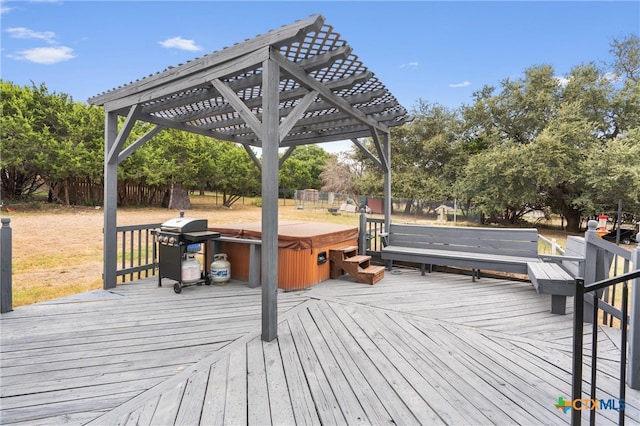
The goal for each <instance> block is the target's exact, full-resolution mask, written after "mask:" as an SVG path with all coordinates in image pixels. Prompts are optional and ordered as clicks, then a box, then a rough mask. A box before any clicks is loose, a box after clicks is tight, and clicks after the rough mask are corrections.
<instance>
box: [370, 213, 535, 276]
mask: <svg viewBox="0 0 640 426" xmlns="http://www.w3.org/2000/svg"><path fill="white" fill-rule="evenodd" d="M381 256H382V259H383V260H385V261H387V267H388V268H390V267H391V265H392V262H393V261H394V260H395V261H401V262H409V263H416V264H420V265H421V271H422V273H423V274H424V272H425V265H429V270H431V266H432V265H439V266H452V267H459V268H470V269H471V270H472V279H473V280H474V281H475V278H476V277H479V276H480V270H483V269H486V270H491V271H500V272H510V273H517V274H523V275H525V274H527V263H528V262H540V259H539V258H538V231H537V230H536V229H535V228H522V229H521V228H478V227H462V226H430V225H404V224H391V225H390V226H389V232H387V233H385V234H384V235H383V248H382V252H381Z"/></svg>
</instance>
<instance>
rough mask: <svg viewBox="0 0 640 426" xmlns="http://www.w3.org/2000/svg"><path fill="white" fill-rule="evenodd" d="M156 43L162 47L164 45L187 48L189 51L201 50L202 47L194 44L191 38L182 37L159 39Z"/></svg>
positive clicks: (173, 47) (168, 47) (172, 47)
mask: <svg viewBox="0 0 640 426" xmlns="http://www.w3.org/2000/svg"><path fill="white" fill-rule="evenodd" d="M158 44H160V45H161V46H162V47H166V48H167V49H181V50H188V51H190V52H195V51H198V50H202V47H200V46H198V45H197V44H195V42H194V41H193V40H187V39H184V38H182V37H173V38H168V39H166V40H165V41H159V42H158Z"/></svg>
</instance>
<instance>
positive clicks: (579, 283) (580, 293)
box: [571, 278, 584, 426]
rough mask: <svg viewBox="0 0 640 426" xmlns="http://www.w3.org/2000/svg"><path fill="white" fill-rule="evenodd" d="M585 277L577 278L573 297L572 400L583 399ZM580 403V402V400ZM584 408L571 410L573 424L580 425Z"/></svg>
mask: <svg viewBox="0 0 640 426" xmlns="http://www.w3.org/2000/svg"><path fill="white" fill-rule="evenodd" d="M583 326H584V279H582V278H576V295H575V296H574V298H573V366H572V372H571V374H572V385H571V401H572V403H573V401H576V400H581V399H582V344H583V338H584V335H583V333H584V330H583ZM578 404H580V403H579V402H578ZM581 413H582V410H576V409H575V407H574V409H572V410H571V424H572V425H573V426H580V424H581V423H582V419H581Z"/></svg>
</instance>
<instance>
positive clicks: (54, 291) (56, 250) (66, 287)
mask: <svg viewBox="0 0 640 426" xmlns="http://www.w3.org/2000/svg"><path fill="white" fill-rule="evenodd" d="M191 202H192V209H191V210H188V211H186V212H185V216H187V217H197V218H202V219H207V220H208V221H209V224H210V225H214V224H215V225H221V224H227V223H240V222H254V221H260V219H261V212H262V210H261V209H260V207H256V206H255V205H254V204H253V200H250V199H246V200H245V201H244V204H243V202H242V201H239V202H238V203H236V204H235V205H234V206H233V208H232V209H228V208H224V207H222V206H221V202H222V201H221V199H218V203H217V204H216V199H215V197H214V196H211V195H205V196H192V197H191ZM280 204H281V206H280V209H279V217H280V220H306V221H313V222H333V223H344V224H352V225H354V226H358V216H357V215H355V214H342V215H338V216H334V215H331V214H329V213H327V211H326V210H323V211H322V210H297V209H296V208H295V206H294V203H293V201H291V200H286V201H284V202H283V201H282V200H281V201H280ZM34 206H35V204H31V205H24V206H21V205H13V206H12V207H13V208H15V211H12V212H10V213H7V212H2V216H7V217H10V218H11V229H12V236H13V238H12V241H13V247H12V254H13V264H12V268H13V306H14V307H17V306H21V305H27V304H31V303H36V302H42V301H45V300H50V299H54V298H58V297H63V296H67V295H70V294H75V293H79V292H84V291H88V290H94V289H100V288H102V278H101V277H102V248H103V247H102V244H103V239H102V227H103V210H102V209H100V208H98V209H96V208H93V207H62V206H50V205H38V206H39V208H34ZM174 217H178V211H177V210H167V209H164V208H122V209H119V210H118V225H119V226H123V225H137V224H144V223H161V222H164V221H166V220H169V219H172V218H174Z"/></svg>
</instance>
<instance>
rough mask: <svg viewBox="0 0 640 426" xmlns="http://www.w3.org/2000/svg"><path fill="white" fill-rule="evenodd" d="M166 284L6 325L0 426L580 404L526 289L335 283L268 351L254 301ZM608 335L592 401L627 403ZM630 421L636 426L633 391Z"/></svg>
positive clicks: (275, 420)
mask: <svg viewBox="0 0 640 426" xmlns="http://www.w3.org/2000/svg"><path fill="white" fill-rule="evenodd" d="M156 283H157V282H156V279H155V278H154V279H149V280H143V281H139V282H135V283H130V284H125V285H121V286H119V287H118V288H117V289H115V290H113V291H96V292H91V293H86V294H82V295H78V296H74V297H70V298H65V299H60V300H57V301H52V302H48V303H40V304H37V305H32V306H25V307H21V308H17V309H16V310H15V311H13V312H10V313H7V314H3V315H2V317H1V319H0V326H1V331H2V341H1V343H2V349H1V356H2V359H1V367H2V369H1V377H0V379H1V396H2V398H1V400H0V403H1V411H0V423H1V424H3V425H6V424H63V423H69V424H87V423H88V424H95V425H107V424H108V425H118V424H159V425H168V424H180V425H196V424H205V425H218V424H228V425H238V424H258V425H262V424H274V425H289V424H367V425H369V424H373V425H378V424H394V423H395V424H400V425H414V424H428V425H431V424H459V425H470V424H473V425H482V424H569V419H570V414H569V413H566V414H565V413H563V412H562V411H561V410H558V409H556V408H555V407H554V405H555V404H556V403H557V401H558V398H559V397H564V398H565V399H567V400H568V399H570V395H571V347H572V336H571V334H572V330H571V327H572V315H571V314H569V315H566V316H559V315H553V314H551V313H549V306H550V299H549V298H550V296H545V295H539V294H537V293H536V292H535V291H534V290H533V288H532V286H531V284H530V283H527V282H520V281H510V280H504V279H492V278H482V279H481V280H479V281H477V282H475V283H474V282H471V278H470V277H469V276H465V275H457V274H447V273H436V272H434V273H432V274H427V275H426V276H421V275H420V273H419V272H417V271H414V270H410V269H402V270H400V269H398V270H394V272H393V273H389V272H387V274H386V276H385V278H384V279H383V280H382V281H380V282H379V283H377V284H376V285H374V286H369V285H364V284H358V283H355V282H353V281H352V280H351V279H350V278H348V277H345V278H344V279H340V280H329V281H326V282H324V283H322V284H320V285H317V286H315V287H313V288H311V289H309V290H305V291H297V292H281V293H279V295H278V304H279V327H278V336H279V337H278V339H277V340H276V341H273V342H270V343H265V342H262V341H261V340H260V324H261V317H260V305H261V303H260V301H261V293H260V289H259V288H257V289H250V288H248V287H247V286H246V285H245V284H244V283H230V284H228V285H225V286H217V285H213V286H210V287H209V286H200V287H189V288H186V289H184V290H183V292H182V294H180V295H177V294H175V293H174V292H173V290H172V288H171V286H170V285H168V284H165V286H163V287H162V288H158V287H157V284H156ZM569 303H571V301H569ZM568 311H569V312H572V308H571V307H568ZM616 334H618V336H617V337H616ZM599 336H600V340H599V356H600V357H601V358H599V377H598V385H599V389H600V390H599V392H600V394H599V395H598V397H599V398H600V399H609V398H617V389H618V386H619V385H618V381H617V379H615V378H614V377H616V376H617V371H618V361H617V360H619V350H618V349H617V344H618V343H617V342H618V340H617V339H618V338H619V333H616V332H615V330H608V331H606V332H603V333H600V334H599ZM587 339H590V336H589V337H588V338H587ZM587 375H588V374H586V373H585V377H586V376H587ZM585 383H586V381H585ZM585 389H588V386H585ZM616 402H617V401H616ZM616 406H617V405H616ZM626 408H627V410H626V414H627V424H640V392H639V391H635V390H631V389H629V388H627V398H626ZM586 414H587V413H586V411H585V412H584V415H585V416H586ZM617 414H618V413H617V412H616V411H614V410H599V412H598V424H615V423H617ZM585 418H586V417H585Z"/></svg>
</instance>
